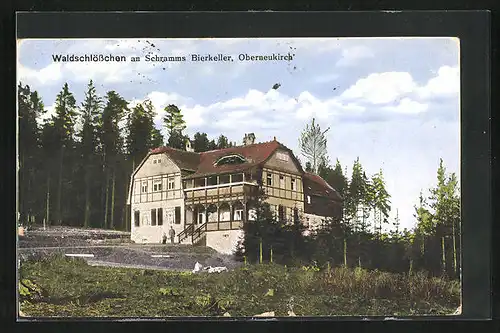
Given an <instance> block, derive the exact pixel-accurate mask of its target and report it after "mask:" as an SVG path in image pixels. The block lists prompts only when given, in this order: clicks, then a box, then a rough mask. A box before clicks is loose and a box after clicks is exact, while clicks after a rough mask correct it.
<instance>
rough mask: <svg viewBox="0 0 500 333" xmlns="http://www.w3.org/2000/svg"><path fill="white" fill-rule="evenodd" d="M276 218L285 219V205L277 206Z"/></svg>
mask: <svg viewBox="0 0 500 333" xmlns="http://www.w3.org/2000/svg"><path fill="white" fill-rule="evenodd" d="M278 219H279V221H284V220H285V207H283V206H282V205H279V206H278Z"/></svg>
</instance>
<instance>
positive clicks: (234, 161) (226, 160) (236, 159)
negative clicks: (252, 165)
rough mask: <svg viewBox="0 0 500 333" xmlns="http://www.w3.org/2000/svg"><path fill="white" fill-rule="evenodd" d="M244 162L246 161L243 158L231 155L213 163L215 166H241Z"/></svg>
mask: <svg viewBox="0 0 500 333" xmlns="http://www.w3.org/2000/svg"><path fill="white" fill-rule="evenodd" d="M245 162H246V159H245V158H244V157H243V156H241V155H238V154H233V155H226V156H222V157H221V158H219V159H218V160H217V161H216V162H215V165H217V166H219V165H224V164H241V163H245Z"/></svg>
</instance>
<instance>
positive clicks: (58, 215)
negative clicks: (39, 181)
mask: <svg viewBox="0 0 500 333" xmlns="http://www.w3.org/2000/svg"><path fill="white" fill-rule="evenodd" d="M63 162H64V145H63V146H62V147H61V153H60V158H59V177H58V183H57V201H56V224H57V225H61V224H62V216H61V198H62V178H63V177H62V176H63Z"/></svg>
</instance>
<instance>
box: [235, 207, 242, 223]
mask: <svg viewBox="0 0 500 333" xmlns="http://www.w3.org/2000/svg"><path fill="white" fill-rule="evenodd" d="M234 220H235V221H241V220H243V209H236V210H235V211H234Z"/></svg>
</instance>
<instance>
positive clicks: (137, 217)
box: [134, 210, 141, 227]
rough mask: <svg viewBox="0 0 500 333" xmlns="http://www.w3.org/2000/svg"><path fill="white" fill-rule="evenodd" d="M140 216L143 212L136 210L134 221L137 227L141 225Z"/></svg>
mask: <svg viewBox="0 0 500 333" xmlns="http://www.w3.org/2000/svg"><path fill="white" fill-rule="evenodd" d="M140 217H141V214H140V213H139V211H138V210H136V211H135V212H134V223H135V226H136V227H138V226H139V225H140Z"/></svg>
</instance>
